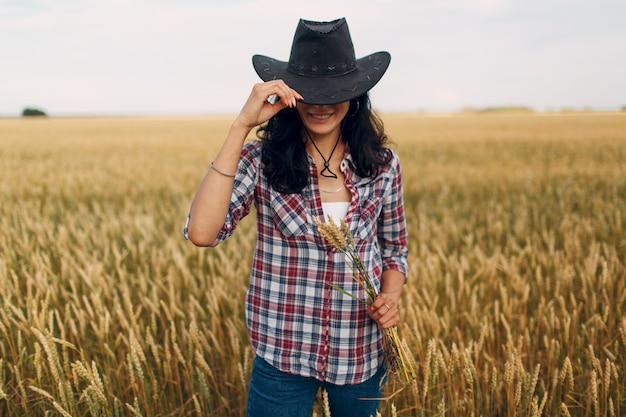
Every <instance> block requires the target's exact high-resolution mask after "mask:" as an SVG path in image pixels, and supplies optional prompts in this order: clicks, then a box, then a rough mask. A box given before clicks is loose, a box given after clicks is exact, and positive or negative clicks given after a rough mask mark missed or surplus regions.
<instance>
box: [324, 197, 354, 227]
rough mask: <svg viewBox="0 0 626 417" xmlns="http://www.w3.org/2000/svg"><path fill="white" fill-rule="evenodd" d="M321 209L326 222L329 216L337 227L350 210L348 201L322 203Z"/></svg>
mask: <svg viewBox="0 0 626 417" xmlns="http://www.w3.org/2000/svg"><path fill="white" fill-rule="evenodd" d="M322 208H323V209H324V217H326V221H327V222H328V221H330V220H329V218H328V217H329V216H330V217H332V219H333V222H334V223H335V224H336V225H338V226H339V223H340V221H341V220H344V219H345V218H346V214H348V209H349V208H350V202H349V201H345V202H344V201H338V202H332V203H322Z"/></svg>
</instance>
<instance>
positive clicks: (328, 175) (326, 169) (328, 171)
mask: <svg viewBox="0 0 626 417" xmlns="http://www.w3.org/2000/svg"><path fill="white" fill-rule="evenodd" d="M306 135H307V136H308V138H309V140H310V141H311V143H312V144H313V147H314V148H315V150H316V151H317V153H318V154H320V156H321V157H322V159H323V160H324V169H323V170H322V172H320V175H321V176H322V177H326V178H337V174H335V173H334V172H333V171H332V170H331V169H330V160H331V158H332V157H333V154H334V153H335V149H337V145H339V140H340V139H341V133H339V136H338V137H337V140H336V141H335V146H333V150H332V151H330V155H328V159H326V158H325V157H324V154H322V151H320V148H318V147H317V145H316V144H315V141H314V140H313V136H311V134H310V133H309V130H308V129H306Z"/></svg>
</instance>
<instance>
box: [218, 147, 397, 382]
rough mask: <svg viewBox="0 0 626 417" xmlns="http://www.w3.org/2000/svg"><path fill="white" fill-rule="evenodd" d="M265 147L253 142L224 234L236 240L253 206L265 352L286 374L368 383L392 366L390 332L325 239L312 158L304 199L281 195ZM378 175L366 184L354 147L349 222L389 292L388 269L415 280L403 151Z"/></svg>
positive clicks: (256, 307)
mask: <svg viewBox="0 0 626 417" xmlns="http://www.w3.org/2000/svg"><path fill="white" fill-rule="evenodd" d="M261 147H262V144H261V142H259V141H254V142H251V143H248V144H246V145H244V148H243V151H242V154H241V160H240V162H239V167H238V172H237V175H236V177H235V184H234V188H233V194H232V198H231V203H230V208H229V211H228V215H227V217H226V221H225V223H224V226H223V227H222V230H221V232H220V234H219V235H218V237H217V239H216V241H215V242H213V244H212V246H216V245H217V244H219V243H220V242H222V241H223V240H224V239H226V238H227V237H229V236H230V235H231V234H232V233H233V232H234V230H235V228H236V227H237V224H238V222H239V221H240V220H241V219H242V218H243V217H244V216H246V215H247V214H248V213H249V212H250V209H251V205H252V203H254V205H255V207H256V213H257V227H258V231H257V232H258V233H257V245H256V250H255V253H254V261H253V265H252V275H251V279H250V287H249V289H248V293H247V298H246V317H247V324H248V328H249V331H250V336H251V340H252V344H253V346H254V348H255V350H256V353H257V354H258V355H259V356H260V357H262V358H263V359H265V360H266V361H267V362H268V363H270V364H272V365H273V366H274V367H276V368H278V369H280V370H281V371H283V372H287V373H290V374H296V375H301V376H305V377H313V378H316V379H318V380H321V381H328V382H330V383H333V384H338V385H343V384H358V383H361V382H363V381H365V380H367V379H369V378H371V377H372V376H373V375H374V374H375V373H376V371H377V370H378V368H379V367H380V366H381V364H382V361H383V359H384V358H383V349H382V342H381V337H382V332H381V330H380V328H379V327H378V325H377V324H376V322H374V321H373V320H372V319H371V318H370V317H369V315H368V313H367V306H366V305H365V304H363V303H361V302H359V301H356V300H354V299H353V298H350V297H349V296H347V295H345V294H343V293H342V292H340V291H338V290H336V289H334V288H333V287H332V286H331V285H329V284H335V285H338V286H341V287H342V288H344V289H345V290H346V291H347V292H349V293H352V294H354V295H356V296H357V297H359V298H360V299H365V294H364V292H363V289H362V288H361V287H360V285H359V284H358V283H357V282H356V281H355V280H354V278H353V275H352V271H351V269H350V267H349V266H348V265H347V264H346V262H345V261H344V260H343V257H342V256H341V254H340V253H337V252H336V251H335V250H334V249H333V248H332V247H331V246H330V245H328V244H327V243H326V241H325V240H324V239H323V238H322V237H321V236H320V234H319V232H318V231H317V228H316V226H315V223H314V222H313V216H317V217H319V218H320V219H324V213H323V210H322V200H321V197H320V193H319V188H318V184H317V168H316V166H315V164H314V163H313V159H312V158H311V157H310V156H309V166H310V176H311V181H310V183H309V185H308V186H307V187H306V188H305V189H304V190H303V191H302V193H300V194H281V193H279V192H276V191H275V190H274V189H272V188H271V187H270V186H269V184H268V182H267V179H266V178H265V176H264V175H263V167H262V164H261ZM391 152H392V154H393V159H392V160H391V162H390V163H389V164H388V166H386V167H384V168H382V169H381V170H380V172H379V173H378V175H376V177H370V178H361V177H359V176H358V175H357V174H356V173H355V172H354V171H353V170H352V169H351V164H350V162H349V161H350V160H351V157H350V154H349V153H348V151H346V154H345V155H344V160H343V162H342V164H341V171H342V172H343V173H344V175H345V177H346V180H345V185H346V187H347V189H348V190H349V191H350V193H351V194H352V201H351V204H350V208H349V209H348V213H347V215H346V219H345V220H346V222H347V224H348V225H349V227H350V230H351V231H352V233H353V235H354V239H355V242H356V246H357V250H358V252H359V254H360V256H361V259H362V260H363V262H364V264H365V265H367V266H368V268H369V273H370V276H371V277H372V279H373V280H374V282H375V283H376V285H377V287H378V289H379V290H380V277H381V274H382V272H383V271H384V270H387V269H395V270H398V271H400V272H402V273H403V274H404V275H405V276H407V269H408V262H407V254H408V249H407V240H408V235H407V228H406V221H405V214H404V202H403V189H402V172H401V169H400V162H399V159H398V156H397V154H396V153H395V152H393V151H391Z"/></svg>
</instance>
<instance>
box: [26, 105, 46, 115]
mask: <svg viewBox="0 0 626 417" xmlns="http://www.w3.org/2000/svg"><path fill="white" fill-rule="evenodd" d="M22 116H23V117H28V116H47V114H46V112H44V111H43V110H39V109H33V108H30V107H26V108H25V109H24V110H22Z"/></svg>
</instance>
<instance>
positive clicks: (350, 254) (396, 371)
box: [313, 217, 417, 400]
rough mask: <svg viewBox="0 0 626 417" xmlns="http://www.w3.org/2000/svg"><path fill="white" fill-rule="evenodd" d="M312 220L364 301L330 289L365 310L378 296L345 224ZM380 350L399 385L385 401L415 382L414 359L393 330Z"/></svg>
mask: <svg viewBox="0 0 626 417" xmlns="http://www.w3.org/2000/svg"><path fill="white" fill-rule="evenodd" d="M313 220H314V222H315V224H316V225H317V228H318V230H319V232H320V234H321V235H322V237H324V239H326V241H327V242H328V243H329V244H330V245H331V246H332V247H334V248H335V249H336V250H337V251H338V252H339V253H341V254H342V255H343V258H344V260H345V261H346V263H347V264H348V266H349V267H350V268H351V269H352V274H353V277H354V280H355V281H356V282H357V283H358V284H359V285H360V286H361V287H362V288H363V290H364V291H365V294H366V296H367V299H365V300H361V299H359V298H357V297H355V296H354V295H353V294H350V293H348V292H347V291H345V290H344V289H343V288H341V287H339V286H337V285H334V284H333V288H335V289H337V290H339V291H341V292H342V293H344V294H346V295H348V296H350V297H352V298H355V299H357V300H359V301H361V302H363V303H365V304H367V305H368V306H369V305H370V304H371V303H373V302H374V300H375V299H376V297H377V296H378V292H377V289H376V286H375V284H374V282H373V281H372V278H371V277H370V275H369V272H368V270H367V267H366V266H365V265H364V264H363V261H362V260H361V258H360V257H359V254H358V252H357V251H356V244H355V242H354V238H353V236H352V233H351V232H350V228H349V226H348V224H347V223H346V222H345V221H343V220H342V221H341V222H340V224H341V227H339V226H337V225H336V224H335V222H334V221H333V220H332V218H331V219H329V222H328V223H324V222H322V221H321V220H320V219H319V218H318V217H313ZM383 349H384V351H385V364H386V366H387V372H388V373H389V375H391V376H393V377H394V379H395V380H397V381H398V382H399V384H400V389H399V390H397V391H396V392H394V393H392V394H391V396H388V397H386V398H385V399H387V400H388V399H390V398H392V397H394V396H395V395H396V394H398V393H399V392H401V391H402V390H403V389H404V388H406V387H407V386H409V385H410V384H411V383H412V382H413V381H414V380H415V379H416V378H417V371H416V365H415V359H414V358H413V355H412V354H411V352H410V350H409V349H408V347H407V346H406V343H405V342H404V341H403V340H401V339H400V336H399V335H398V331H397V329H396V328H395V327H392V328H387V329H383Z"/></svg>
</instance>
